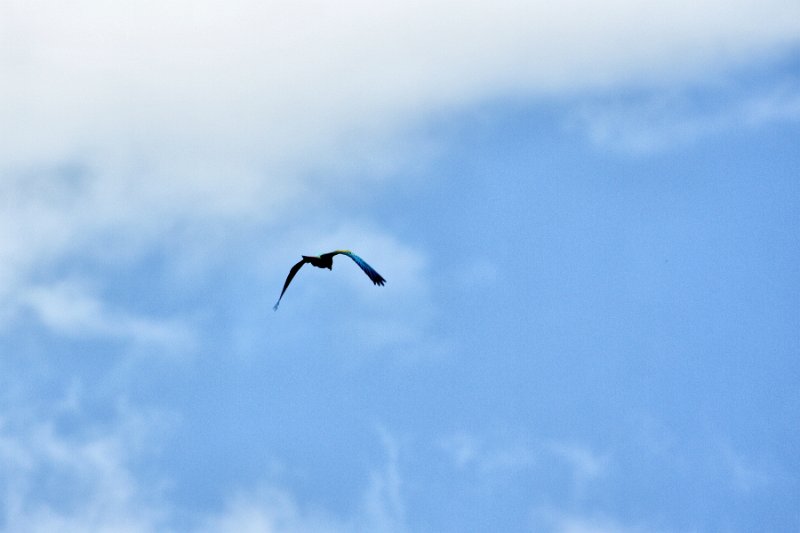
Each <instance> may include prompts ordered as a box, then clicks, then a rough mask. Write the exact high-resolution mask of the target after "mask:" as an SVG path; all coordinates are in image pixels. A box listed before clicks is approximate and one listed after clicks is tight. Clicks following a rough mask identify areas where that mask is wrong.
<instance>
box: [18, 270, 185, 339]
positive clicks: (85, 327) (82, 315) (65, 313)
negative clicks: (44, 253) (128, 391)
mask: <svg viewBox="0 0 800 533" xmlns="http://www.w3.org/2000/svg"><path fill="white" fill-rule="evenodd" d="M20 292H21V294H20V295H19V297H18V298H19V304H20V306H21V307H23V308H25V309H27V310H30V311H32V312H33V313H34V314H35V316H36V318H37V319H38V320H39V321H40V322H41V323H42V324H44V325H45V326H47V327H48V328H50V329H51V330H53V331H54V332H56V333H59V334H62V335H66V336H71V337H81V336H88V337H110V338H119V339H123V340H130V341H134V342H138V343H147V344H157V345H160V346H166V347H170V348H171V349H172V350H176V349H177V350H183V349H185V348H187V347H189V346H190V345H191V344H192V342H193V334H192V332H191V329H190V328H189V327H188V326H187V325H186V324H184V323H182V322H180V321H177V320H170V319H166V320H157V319H153V318H149V317H144V316H136V315H132V314H130V313H127V312H125V311H120V310H115V309H110V308H109V307H108V306H107V305H106V304H105V303H104V302H103V301H102V300H100V299H99V298H97V297H96V296H94V295H93V294H91V292H90V291H89V290H88V288H87V287H86V286H84V285H83V284H81V283H78V282H75V281H62V282H57V283H55V284H53V285H50V286H36V287H29V288H27V289H25V290H22V291H20Z"/></svg>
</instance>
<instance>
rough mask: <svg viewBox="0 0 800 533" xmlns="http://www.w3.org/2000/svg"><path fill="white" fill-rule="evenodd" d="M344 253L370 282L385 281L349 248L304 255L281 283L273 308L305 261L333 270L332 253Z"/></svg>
mask: <svg viewBox="0 0 800 533" xmlns="http://www.w3.org/2000/svg"><path fill="white" fill-rule="evenodd" d="M339 254H342V255H346V256H347V257H349V258H350V259H352V260H353V261H355V263H356V264H357V265H358V266H360V267H361V270H363V271H364V273H365V274H366V275H367V276H369V279H371V280H372V283H374V284H375V285H383V284H384V283H386V280H385V279H383V276H381V275H380V274H378V273H377V272H376V271H375V269H374V268H372V267H371V266H369V264H367V262H366V261H364V260H363V259H361V258H360V257H358V256H357V255H356V254H354V253H353V252H351V251H350V250H334V251H333V252H328V253H327V254H322V255H304V256H303V259H301V260H300V261H298V262H297V263H296V264H295V265H294V266H293V267H292V268H291V270H289V275H288V276H286V282H285V283H284V284H283V290H282V291H281V295H280V296H279V297H278V301H277V302H276V303H275V306H274V307H273V308H272V309H273V310H275V311H277V310H278V304H280V303H281V298H283V293H285V292H286V289H287V288H288V287H289V284H290V283H291V282H292V279H294V276H295V274H297V271H298V270H300V268H301V267H302V266H303V265H305V264H306V263H308V264H310V265H312V266H315V267H317V268H327V269H328V270H333V256H334V255H339Z"/></svg>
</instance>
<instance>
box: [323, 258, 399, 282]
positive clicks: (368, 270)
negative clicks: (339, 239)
mask: <svg viewBox="0 0 800 533" xmlns="http://www.w3.org/2000/svg"><path fill="white" fill-rule="evenodd" d="M336 254H342V255H346V256H347V257H349V258H350V259H352V260H353V261H355V263H356V264H357V265H358V266H360V267H361V270H363V271H364V273H365V274H366V275H367V276H369V279H371V280H372V283H374V284H375V285H383V284H384V283H386V280H385V279H383V276H381V275H380V274H378V273H377V272H376V271H375V269H374V268H372V267H371V266H369V264H368V263H367V262H366V261H364V260H363V259H361V258H360V257H358V256H357V255H356V254H354V253H353V252H351V251H350V250H336V251H334V252H331V255H336ZM326 255H327V254H326Z"/></svg>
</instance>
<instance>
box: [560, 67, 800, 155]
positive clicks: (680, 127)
mask: <svg viewBox="0 0 800 533" xmlns="http://www.w3.org/2000/svg"><path fill="white" fill-rule="evenodd" d="M715 96H716V98H717V99H718V100H721V101H718V102H715V103H713V104H712V105H710V106H707V107H705V108H703V109H697V108H696V107H695V106H692V105H691V102H692V97H691V96H689V95H686V94H682V93H680V92H673V93H669V94H665V93H664V92H656V93H648V94H646V95H644V96H640V97H632V98H629V99H625V100H616V101H615V100H613V99H612V100H611V101H606V102H602V103H595V104H589V105H585V106H583V107H582V108H581V109H580V110H579V111H578V112H577V113H575V114H574V115H573V117H572V119H571V126H576V127H577V128H579V129H580V130H583V131H585V132H586V134H587V136H588V137H589V139H590V140H591V141H592V142H594V143H595V144H597V145H599V146H602V147H604V148H611V149H614V150H618V151H622V152H628V153H634V154H650V153H654V152H660V151H663V150H666V149H668V148H671V147H674V146H681V145H684V144H689V143H691V142H694V141H697V140H699V139H702V138H704V137H708V136H710V135H714V134H716V133H719V132H722V131H731V130H732V131H741V130H748V129H755V128H759V127H763V126H768V125H771V124H775V123H781V122H790V121H791V122H797V121H800V87H799V86H798V85H797V84H796V83H784V82H779V83H776V84H775V86H774V87H769V88H767V89H763V88H762V89H761V90H760V91H759V92H758V93H756V94H749V95H731V94H725V91H721V93H719V92H718V93H717V94H716V95H715Z"/></svg>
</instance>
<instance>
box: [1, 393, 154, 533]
mask: <svg viewBox="0 0 800 533" xmlns="http://www.w3.org/2000/svg"><path fill="white" fill-rule="evenodd" d="M21 411H22V414H20V412H16V413H15V414H14V417H13V418H9V417H6V418H4V419H0V483H1V484H2V490H3V496H2V498H0V502H1V503H0V529H2V530H3V531H9V532H10V531H30V532H39V531H41V532H48V531H65V532H71V531H75V532H79V531H109V532H110V531H114V532H116V531H155V530H158V529H159V526H158V525H159V524H160V523H161V522H162V519H163V516H164V514H163V509H162V507H161V505H160V504H159V503H158V501H157V497H158V493H159V489H158V487H153V486H149V487H146V488H145V487H144V486H142V482H141V481H140V480H138V479H137V478H136V477H135V476H134V474H133V472H132V470H131V466H130V462H131V461H132V460H133V459H134V458H135V457H136V455H137V454H138V453H140V451H141V449H142V446H143V440H145V439H146V434H147V432H148V431H152V429H153V428H154V427H157V426H158V425H159V423H160V422H159V421H158V417H156V418H150V417H146V416H142V415H140V414H137V413H134V412H132V411H130V410H126V409H121V410H120V411H119V412H118V418H117V419H116V420H115V422H114V423H112V424H110V425H100V424H98V425H97V426H94V427H91V428H90V427H85V428H84V429H85V431H81V432H78V433H75V434H67V433H65V432H64V431H63V430H61V429H59V424H58V423H57V422H58V419H57V417H56V418H52V417H49V416H39V415H40V413H38V412H37V413H35V416H31V415H32V414H34V413H31V412H28V411H26V410H21Z"/></svg>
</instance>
